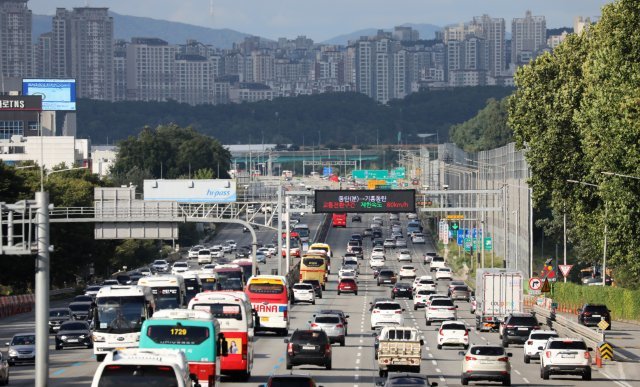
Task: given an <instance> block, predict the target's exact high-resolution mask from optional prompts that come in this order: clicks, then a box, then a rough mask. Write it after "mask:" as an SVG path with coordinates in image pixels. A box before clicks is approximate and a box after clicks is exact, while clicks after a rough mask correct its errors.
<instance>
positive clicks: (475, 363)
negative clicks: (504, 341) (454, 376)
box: [460, 344, 511, 386]
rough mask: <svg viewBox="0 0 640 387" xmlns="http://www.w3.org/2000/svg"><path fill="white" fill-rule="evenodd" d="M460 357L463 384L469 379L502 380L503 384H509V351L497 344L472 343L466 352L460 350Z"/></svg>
mask: <svg viewBox="0 0 640 387" xmlns="http://www.w3.org/2000/svg"><path fill="white" fill-rule="evenodd" d="M460 354H461V355H462V356H463V358H462V375H461V376H460V379H461V380H460V382H461V384H462V385H463V386H466V385H468V384H469V381H470V380H490V381H494V382H502V385H503V386H510V385H511V362H509V358H510V357H511V354H510V353H506V352H505V351H504V348H503V347H502V346H499V345H490V344H488V345H473V346H471V347H470V348H469V349H468V350H467V352H466V353H465V352H463V351H460Z"/></svg>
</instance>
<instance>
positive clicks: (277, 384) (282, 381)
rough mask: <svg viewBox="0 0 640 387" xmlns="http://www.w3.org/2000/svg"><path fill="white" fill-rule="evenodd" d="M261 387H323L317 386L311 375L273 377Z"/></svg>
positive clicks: (260, 385) (260, 386)
mask: <svg viewBox="0 0 640 387" xmlns="http://www.w3.org/2000/svg"><path fill="white" fill-rule="evenodd" d="M258 386H259V387H291V386H304V387H322V386H319V385H317V384H316V381H315V380H313V378H312V377H311V376H310V375H294V374H291V375H271V376H269V379H268V380H267V383H264V384H259V385H258Z"/></svg>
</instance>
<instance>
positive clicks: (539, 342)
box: [523, 329, 558, 364]
mask: <svg viewBox="0 0 640 387" xmlns="http://www.w3.org/2000/svg"><path fill="white" fill-rule="evenodd" d="M555 337H558V332H556V331H553V330H542V329H534V330H532V331H531V333H529V338H528V339H527V341H525V342H524V347H523V349H524V362H525V363H527V364H529V363H530V362H531V359H539V358H540V350H539V349H538V348H539V347H544V346H545V345H546V344H547V341H548V340H549V339H551V338H555Z"/></svg>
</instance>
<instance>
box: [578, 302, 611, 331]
mask: <svg viewBox="0 0 640 387" xmlns="http://www.w3.org/2000/svg"><path fill="white" fill-rule="evenodd" d="M601 320H604V321H606V322H607V323H609V326H608V327H607V330H611V311H610V310H609V308H607V306H606V305H602V304H584V305H583V306H582V308H580V309H579V310H578V323H579V324H582V325H584V326H587V327H590V326H597V325H598V324H599V323H600V321H601Z"/></svg>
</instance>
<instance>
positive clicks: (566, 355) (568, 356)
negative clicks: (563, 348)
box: [560, 353, 576, 359]
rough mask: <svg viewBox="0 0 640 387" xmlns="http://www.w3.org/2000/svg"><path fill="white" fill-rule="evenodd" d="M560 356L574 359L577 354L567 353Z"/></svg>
mask: <svg viewBox="0 0 640 387" xmlns="http://www.w3.org/2000/svg"><path fill="white" fill-rule="evenodd" d="M560 357H561V358H563V359H573V358H574V357H576V355H572V354H569V353H565V354H562V355H560Z"/></svg>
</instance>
